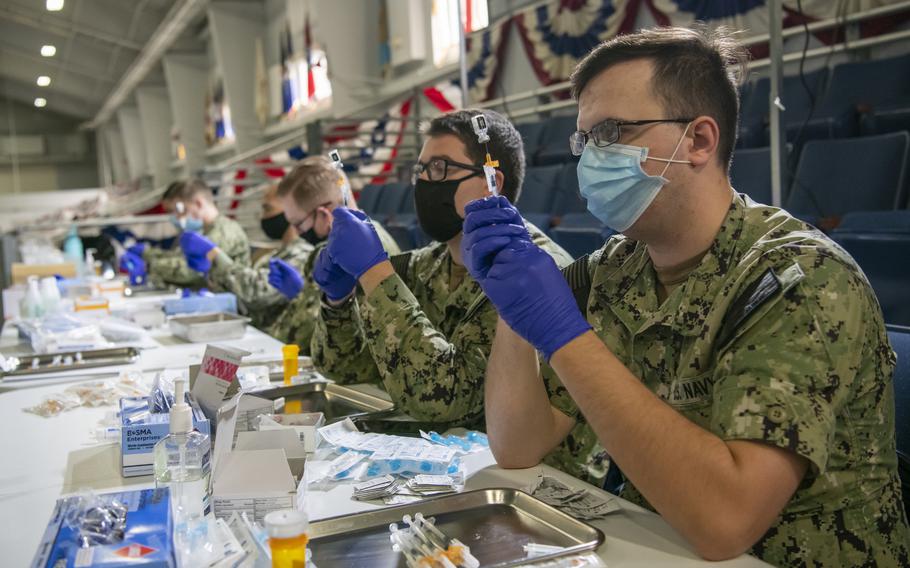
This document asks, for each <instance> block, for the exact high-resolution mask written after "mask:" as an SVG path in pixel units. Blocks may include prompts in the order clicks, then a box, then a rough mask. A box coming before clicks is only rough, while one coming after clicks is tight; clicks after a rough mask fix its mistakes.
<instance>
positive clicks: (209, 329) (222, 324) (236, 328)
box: [168, 312, 250, 343]
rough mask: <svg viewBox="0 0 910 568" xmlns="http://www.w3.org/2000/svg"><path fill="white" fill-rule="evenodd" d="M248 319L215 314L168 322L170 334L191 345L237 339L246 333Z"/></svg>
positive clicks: (180, 318)
mask: <svg viewBox="0 0 910 568" xmlns="http://www.w3.org/2000/svg"><path fill="white" fill-rule="evenodd" d="M248 321H250V318H245V317H243V316H238V315H236V314H229V313H226V312H217V313H214V314H199V315H192V316H173V317H171V319H170V321H169V322H168V324H169V326H170V328H171V333H173V334H174V335H176V336H177V337H179V338H181V339H185V340H187V341H191V342H193V343H204V342H206V341H220V340H223V339H239V338H241V337H243V334H244V333H246V323H247V322H248Z"/></svg>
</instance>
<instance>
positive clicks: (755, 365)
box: [711, 257, 871, 473]
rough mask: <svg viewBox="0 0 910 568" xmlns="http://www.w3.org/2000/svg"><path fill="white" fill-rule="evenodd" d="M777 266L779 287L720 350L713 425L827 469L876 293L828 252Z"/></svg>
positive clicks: (732, 436) (732, 437)
mask: <svg viewBox="0 0 910 568" xmlns="http://www.w3.org/2000/svg"><path fill="white" fill-rule="evenodd" d="M776 273H777V275H778V277H779V282H781V284H782V285H783V286H782V292H780V293H779V294H778V296H777V297H776V298H774V299H773V300H772V301H771V302H768V304H767V305H766V306H762V307H761V308H760V309H761V310H762V311H760V312H759V313H756V314H753V315H752V316H751V317H750V318H749V319H748V320H746V322H745V323H744V324H742V326H741V328H740V329H739V330H737V331H736V332H735V335H734V336H733V337H732V339H731V342H730V343H729V344H728V347H726V348H722V351H721V353H720V355H719V360H718V364H717V367H716V368H715V370H714V373H713V375H714V380H715V382H714V399H713V407H712V413H711V414H712V419H711V430H712V431H713V432H714V433H715V434H717V435H718V436H720V437H721V438H723V439H725V440H759V441H762V442H765V443H768V444H771V445H774V446H778V447H781V448H785V449H788V450H791V451H793V452H795V453H797V454H799V455H801V456H804V457H805V458H807V459H808V460H809V461H810V462H811V464H812V465H813V468H814V470H815V471H816V472H818V473H824V471H825V468H826V466H827V462H828V455H829V451H830V449H831V447H832V445H833V444H834V443H835V440H834V432H835V428H834V426H835V417H836V416H837V414H838V413H839V412H840V411H841V409H842V407H843V405H844V404H845V402H846V401H847V399H848V398H849V397H850V396H851V392H852V391H853V389H854V383H855V380H854V379H855V378H856V376H857V369H858V366H859V364H860V359H861V357H862V352H863V345H864V343H865V339H864V332H863V325H864V324H863V313H864V312H865V311H866V310H868V309H871V308H870V305H869V301H868V297H869V294H870V293H871V292H870V291H869V288H868V284H866V282H865V280H864V278H863V277H862V275H861V274H858V273H857V272H855V270H854V269H851V268H848V267H845V266H844V265H843V264H841V263H840V262H838V261H835V260H832V259H831V258H826V257H819V258H811V259H808V260H805V259H801V261H800V262H799V264H792V265H790V266H789V267H785V268H784V269H783V270H780V271H778V272H776ZM856 419H859V420H862V419H863V417H861V416H859V417H856Z"/></svg>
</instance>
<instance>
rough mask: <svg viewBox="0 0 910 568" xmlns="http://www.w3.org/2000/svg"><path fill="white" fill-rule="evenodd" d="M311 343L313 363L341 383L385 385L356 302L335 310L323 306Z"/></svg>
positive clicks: (323, 304) (320, 309) (322, 304)
mask: <svg viewBox="0 0 910 568" xmlns="http://www.w3.org/2000/svg"><path fill="white" fill-rule="evenodd" d="M320 304H321V307H320V308H319V315H318V317H317V318H316V324H315V328H314V330H313V339H312V341H311V342H310V355H311V357H312V358H313V364H314V365H315V366H316V368H317V369H319V371H320V372H322V373H323V374H325V375H326V376H327V377H329V378H331V379H334V380H336V381H338V382H339V383H375V384H381V377H380V375H379V369H378V368H377V367H376V362H375V361H374V360H373V355H372V353H371V352H370V349H369V348H368V347H367V343H366V338H365V336H364V332H363V330H364V327H363V322H362V321H361V318H360V309H359V307H358V305H357V301H356V300H353V299H352V300H349V301H348V302H346V303H344V304H342V305H341V306H337V307H332V306H329V305H328V304H325V303H320Z"/></svg>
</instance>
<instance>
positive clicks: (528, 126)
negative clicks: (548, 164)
mask: <svg viewBox="0 0 910 568" xmlns="http://www.w3.org/2000/svg"><path fill="white" fill-rule="evenodd" d="M515 129H516V130H518V133H519V134H520V135H521V140H522V142H523V143H524V148H525V158H526V159H527V162H528V165H531V164H533V163H534V158H535V157H536V156H537V151H538V150H540V138H541V136H542V135H543V122H537V121H535V122H523V123H520V124H516V125H515Z"/></svg>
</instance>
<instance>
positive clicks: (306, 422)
mask: <svg viewBox="0 0 910 568" xmlns="http://www.w3.org/2000/svg"><path fill="white" fill-rule="evenodd" d="M324 425H325V415H324V414H323V413H321V412H304V413H301V414H269V415H265V416H260V417H259V430H260V431H262V430H279V429H284V428H287V429H292V430H294V432H296V433H297V437H298V439H299V440H300V443H301V444H303V449H304V450H306V451H307V453H310V454H311V453H313V452H315V451H316V446H318V445H319V435H318V432H317V430H319V429H320V428H322V427H323V426H324Z"/></svg>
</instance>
